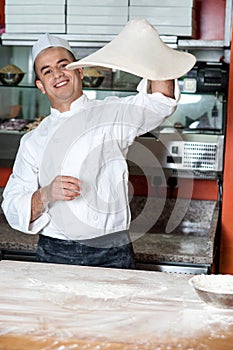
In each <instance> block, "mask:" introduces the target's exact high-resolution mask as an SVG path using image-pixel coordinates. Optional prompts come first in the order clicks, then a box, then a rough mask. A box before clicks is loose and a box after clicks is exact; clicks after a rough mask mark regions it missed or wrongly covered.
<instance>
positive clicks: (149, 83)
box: [2, 19, 195, 268]
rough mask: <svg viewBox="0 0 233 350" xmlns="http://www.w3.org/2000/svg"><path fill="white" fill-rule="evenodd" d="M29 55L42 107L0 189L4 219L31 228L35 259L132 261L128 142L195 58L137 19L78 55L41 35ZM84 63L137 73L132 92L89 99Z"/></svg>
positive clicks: (160, 109) (170, 103) (164, 108)
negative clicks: (45, 111)
mask: <svg viewBox="0 0 233 350" xmlns="http://www.w3.org/2000/svg"><path fill="white" fill-rule="evenodd" d="M32 59H33V63H34V69H35V75H36V86H37V88H38V89H39V90H40V91H41V93H42V94H45V95H47V97H48V99H49V101H50V105H51V111H50V115H49V116H47V117H46V118H45V119H44V120H43V121H42V122H41V123H40V125H39V126H38V127H37V128H36V129H34V130H32V131H30V132H28V133H27V134H26V135H24V136H23V137H22V139H21V143H20V147H19V150H18V153H17V156H16V159H15V163H14V167H13V173H12V175H11V176H10V178H9V181H8V183H7V185H6V187H5V190H4V193H3V203H2V208H3V211H4V213H5V215H6V218H7V220H8V222H9V224H10V225H11V226H12V227H13V228H14V229H16V230H19V231H22V232H25V233H26V234H38V233H39V241H38V249H37V260H38V261H41V262H48V263H60V264H77V265H87V266H102V267H112V268H134V267H135V260H134V254H133V249H132V242H131V240H130V236H129V232H128V230H129V226H130V210H129V201H128V169H127V163H126V158H127V151H128V147H129V146H130V145H131V144H132V143H133V141H134V139H135V137H136V136H139V135H141V134H144V133H145V132H147V131H149V130H152V129H154V128H156V127H157V126H158V125H159V124H161V123H162V122H163V121H164V119H165V118H167V117H168V116H169V115H171V114H172V113H173V112H174V110H175V108H176V106H177V101H178V97H179V93H178V89H177V85H176V78H177V77H179V76H182V75H184V74H185V73H186V72H187V71H188V70H190V69H191V68H192V67H193V65H194V63H195V58H194V57H193V56H192V55H191V54H188V53H184V52H178V51H175V50H173V49H171V48H169V47H168V46H167V45H165V44H164V43H163V42H162V41H161V39H160V37H159V35H158V33H157V31H156V29H155V28H154V27H153V26H151V25H150V24H149V23H148V22H147V21H146V20H143V19H135V20H131V21H129V22H128V23H127V24H126V26H125V27H124V28H123V30H122V31H121V32H120V34H119V35H118V36H117V37H116V38H115V39H113V40H112V41H111V42H110V43H108V44H107V45H106V46H104V47H103V48H102V49H100V50H98V51H96V52H95V53H93V54H91V55H89V56H87V57H86V58H83V59H81V60H79V61H76V60H75V57H74V53H73V52H72V49H71V48H70V46H69V44H68V42H67V41H65V40H64V39H62V38H59V37H57V36H53V35H50V34H45V35H42V36H41V37H40V38H39V40H38V41H37V42H36V43H35V44H34V46H33V49H32ZM85 66H89V67H91V66H102V67H108V68H114V69H120V70H123V71H126V72H129V73H132V74H135V75H138V76H140V77H142V80H141V82H140V83H139V85H138V88H137V94H136V95H133V96H128V97H124V98H118V97H108V98H106V99H104V100H90V99H88V97H87V96H86V95H85V93H83V90H82V79H83V70H82V67H85Z"/></svg>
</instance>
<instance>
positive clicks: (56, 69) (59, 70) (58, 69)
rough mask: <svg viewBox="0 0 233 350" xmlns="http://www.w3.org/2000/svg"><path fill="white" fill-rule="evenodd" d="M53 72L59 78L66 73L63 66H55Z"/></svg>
mask: <svg viewBox="0 0 233 350" xmlns="http://www.w3.org/2000/svg"><path fill="white" fill-rule="evenodd" d="M53 74H54V76H55V77H56V78H57V77H60V76H62V75H63V74H64V72H63V69H61V68H55V69H54V70H53Z"/></svg>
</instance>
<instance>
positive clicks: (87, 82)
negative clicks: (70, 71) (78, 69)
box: [83, 75, 104, 88]
mask: <svg viewBox="0 0 233 350" xmlns="http://www.w3.org/2000/svg"><path fill="white" fill-rule="evenodd" d="M103 80H104V76H103V75H99V76H96V77H95V76H88V75H84V77H83V87H87V88H91V87H92V88H96V87H99V86H100V85H101V83H102V82H103Z"/></svg>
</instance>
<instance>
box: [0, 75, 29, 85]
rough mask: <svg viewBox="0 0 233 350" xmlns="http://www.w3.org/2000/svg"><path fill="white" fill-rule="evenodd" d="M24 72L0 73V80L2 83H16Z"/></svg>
mask: <svg viewBox="0 0 233 350" xmlns="http://www.w3.org/2000/svg"><path fill="white" fill-rule="evenodd" d="M24 75H25V73H23V72H22V73H7V72H6V73H1V72H0V81H1V83H2V84H3V85H18V84H19V83H20V82H21V80H22V79H23V77H24Z"/></svg>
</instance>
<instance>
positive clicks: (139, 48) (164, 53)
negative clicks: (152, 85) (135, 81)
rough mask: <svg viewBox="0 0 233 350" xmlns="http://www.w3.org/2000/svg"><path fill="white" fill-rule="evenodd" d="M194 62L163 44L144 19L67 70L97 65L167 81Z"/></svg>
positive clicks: (178, 75)
mask: <svg viewBox="0 0 233 350" xmlns="http://www.w3.org/2000/svg"><path fill="white" fill-rule="evenodd" d="M195 62H196V58H195V57H194V56H193V55H192V54H190V53H187V52H183V51H178V50H175V49H173V48H171V47H169V46H168V45H166V44H165V43H164V42H163V41H162V40H161V38H160V36H159V34H158V32H157V30H156V29H155V28H154V27H153V26H152V25H151V24H150V23H149V22H148V21H147V20H145V19H141V18H135V19H132V20H130V21H129V22H128V23H127V24H126V26H125V27H124V28H123V30H122V31H121V32H120V33H119V34H118V35H117V36H116V37H115V38H114V39H113V40H112V41H111V42H109V43H108V44H106V45H105V46H104V47H102V48H101V49H99V50H97V51H96V52H94V53H92V54H90V55H89V56H87V57H85V58H83V59H81V60H79V61H77V62H72V63H69V64H68V65H67V69H70V70H72V69H76V68H80V67H87V66H89V67H90V66H100V67H106V68H112V69H118V70H122V71H125V72H128V73H131V74H134V75H137V76H139V77H142V78H148V79H151V80H168V79H175V78H179V77H181V76H183V75H184V74H185V73H187V72H188V71H189V70H190V69H191V68H193V66H194V64H195Z"/></svg>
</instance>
